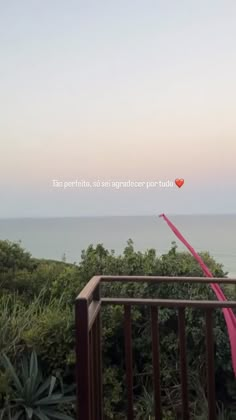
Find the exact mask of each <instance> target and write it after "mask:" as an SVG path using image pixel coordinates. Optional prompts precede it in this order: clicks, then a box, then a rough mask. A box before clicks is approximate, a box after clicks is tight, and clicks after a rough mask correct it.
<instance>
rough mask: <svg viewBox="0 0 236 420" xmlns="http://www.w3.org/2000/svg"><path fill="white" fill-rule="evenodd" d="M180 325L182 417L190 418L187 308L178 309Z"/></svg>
mask: <svg viewBox="0 0 236 420" xmlns="http://www.w3.org/2000/svg"><path fill="white" fill-rule="evenodd" d="M178 325H179V352H180V377H181V396H182V419H183V420H189V404H188V375H187V354H186V335H185V310H184V308H179V310H178Z"/></svg>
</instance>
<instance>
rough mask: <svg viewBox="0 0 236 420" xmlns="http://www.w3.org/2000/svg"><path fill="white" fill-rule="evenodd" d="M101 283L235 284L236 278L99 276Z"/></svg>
mask: <svg viewBox="0 0 236 420" xmlns="http://www.w3.org/2000/svg"><path fill="white" fill-rule="evenodd" d="M100 281H101V282H111V283H112V282H115V281H117V282H147V283H166V282H167V283H206V284H210V283H225V284H236V278H235V279H232V278H225V277H219V278H217V277H211V278H209V277H175V276H173V277H168V276H163V277H162V276H101V277H100Z"/></svg>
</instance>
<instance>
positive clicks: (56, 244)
mask: <svg viewBox="0 0 236 420" xmlns="http://www.w3.org/2000/svg"><path fill="white" fill-rule="evenodd" d="M170 219H171V220H172V221H173V223H174V224H175V225H176V226H177V228H179V229H180V231H181V232H182V234H183V235H184V236H185V237H186V239H187V240H188V241H189V242H190V243H191V245H192V246H193V247H194V248H195V249H196V251H205V250H207V251H209V252H210V253H211V255H212V256H214V257H215V258H216V260H217V262H220V263H223V264H224V268H225V270H226V271H228V272H229V275H230V276H235V277H236V215H222V216H218V215H215V216H210V215H209V216H205V215H204V216H172V217H170ZM129 238H132V239H133V240H134V245H135V248H136V249H137V250H141V251H142V250H145V249H147V248H155V249H156V251H157V253H158V255H160V254H162V253H164V252H166V251H168V250H169V249H170V246H171V242H172V241H173V240H176V242H177V244H178V247H179V249H180V250H182V249H184V247H183V245H181V244H180V243H179V241H178V240H177V238H176V237H175V236H174V234H173V233H172V231H171V230H170V228H169V227H168V226H167V224H166V223H165V222H164V221H163V219H160V218H158V217H149V216H147V217H145V216H143V217H139V216H137V217H97V218H51V219H5V220H4V219H2V220H0V239H8V240H11V241H18V240H21V242H22V245H23V246H24V247H25V248H26V249H27V250H28V251H30V252H31V254H32V255H33V256H34V257H38V258H48V259H56V260H61V259H62V256H63V254H64V253H65V255H66V260H67V261H68V262H79V260H80V255H81V251H82V250H83V249H85V248H87V246H88V245H89V244H94V245H95V244H97V243H103V244H104V246H105V247H107V248H108V249H114V250H115V252H116V253H117V254H119V253H121V252H122V251H123V249H124V247H125V245H126V242H127V240H128V239H129Z"/></svg>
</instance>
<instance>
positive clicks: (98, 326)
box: [93, 284, 103, 420]
mask: <svg viewBox="0 0 236 420" xmlns="http://www.w3.org/2000/svg"><path fill="white" fill-rule="evenodd" d="M93 297H94V299H95V300H96V301H98V302H100V300H101V285H100V284H99V285H98V286H97V288H96V290H95V292H94V296H93ZM95 335H96V338H95V343H96V344H95V346H96V354H95V359H96V398H97V410H98V411H97V413H96V414H97V419H98V420H103V391H102V388H103V376H102V319H101V310H100V311H99V314H98V315H97V319H96V321H95Z"/></svg>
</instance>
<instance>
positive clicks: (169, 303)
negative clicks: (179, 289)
mask: <svg viewBox="0 0 236 420" xmlns="http://www.w3.org/2000/svg"><path fill="white" fill-rule="evenodd" d="M101 302H102V304H105V305H143V306H145V305H146V306H159V307H169V308H200V309H206V308H212V309H213V308H221V309H222V308H236V301H234V300H231V301H218V300H180V299H135V298H102V299H101Z"/></svg>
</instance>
